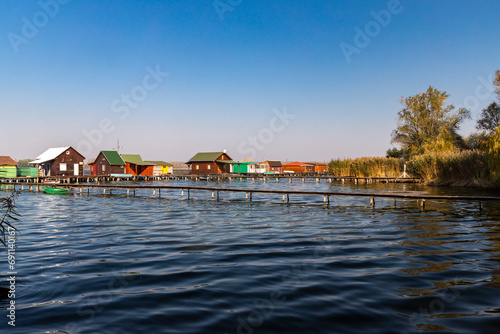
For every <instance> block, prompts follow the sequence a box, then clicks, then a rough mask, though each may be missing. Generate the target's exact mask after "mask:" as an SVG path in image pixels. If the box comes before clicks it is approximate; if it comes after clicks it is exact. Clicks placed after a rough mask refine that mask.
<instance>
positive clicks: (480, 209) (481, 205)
mask: <svg viewBox="0 0 500 334" xmlns="http://www.w3.org/2000/svg"><path fill="white" fill-rule="evenodd" d="M481 212H483V202H479V213H481Z"/></svg>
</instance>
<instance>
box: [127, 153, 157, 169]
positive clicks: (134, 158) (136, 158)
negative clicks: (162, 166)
mask: <svg viewBox="0 0 500 334" xmlns="http://www.w3.org/2000/svg"><path fill="white" fill-rule="evenodd" d="M121 156H122V159H123V161H125V162H128V163H131V164H134V165H142V166H152V165H154V164H152V163H149V162H146V161H143V160H142V158H141V156H140V155H139V154H122V155H121Z"/></svg>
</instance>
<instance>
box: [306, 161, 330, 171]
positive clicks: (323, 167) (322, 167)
mask: <svg viewBox="0 0 500 334" xmlns="http://www.w3.org/2000/svg"><path fill="white" fill-rule="evenodd" d="M308 164H310V165H313V166H314V171H315V172H316V173H326V171H327V170H328V166H327V165H326V164H325V163H321V162H308Z"/></svg>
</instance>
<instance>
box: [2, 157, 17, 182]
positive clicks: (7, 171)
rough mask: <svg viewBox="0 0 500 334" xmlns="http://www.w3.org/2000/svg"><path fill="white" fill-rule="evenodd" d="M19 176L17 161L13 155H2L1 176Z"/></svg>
mask: <svg viewBox="0 0 500 334" xmlns="http://www.w3.org/2000/svg"><path fill="white" fill-rule="evenodd" d="M14 177H17V162H16V161H15V160H14V159H12V158H11V157H7V156H0V178H14Z"/></svg>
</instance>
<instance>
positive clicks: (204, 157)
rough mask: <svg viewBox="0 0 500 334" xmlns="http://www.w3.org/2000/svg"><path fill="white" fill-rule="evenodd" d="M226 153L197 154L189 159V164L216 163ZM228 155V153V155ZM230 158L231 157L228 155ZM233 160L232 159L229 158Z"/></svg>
mask: <svg viewBox="0 0 500 334" xmlns="http://www.w3.org/2000/svg"><path fill="white" fill-rule="evenodd" d="M224 153H225V152H199V153H196V155H195V156H194V157H192V158H191V159H189V161H188V163H191V162H215V161H216V160H217V158H218V157H220V156H221V155H223V154H224ZM226 155H227V153H226ZM228 157H229V155H228ZM229 160H231V158H229Z"/></svg>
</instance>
